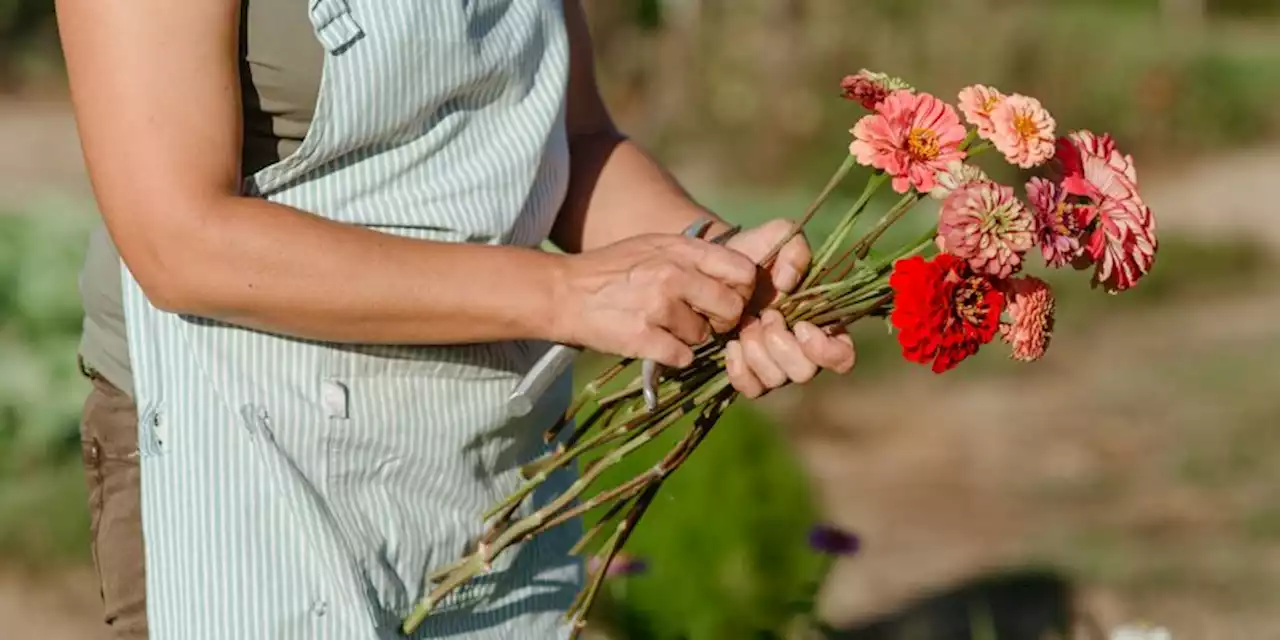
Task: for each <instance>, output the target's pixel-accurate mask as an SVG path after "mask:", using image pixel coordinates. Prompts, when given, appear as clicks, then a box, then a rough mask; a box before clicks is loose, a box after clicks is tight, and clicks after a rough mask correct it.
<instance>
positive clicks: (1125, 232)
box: [404, 70, 1157, 632]
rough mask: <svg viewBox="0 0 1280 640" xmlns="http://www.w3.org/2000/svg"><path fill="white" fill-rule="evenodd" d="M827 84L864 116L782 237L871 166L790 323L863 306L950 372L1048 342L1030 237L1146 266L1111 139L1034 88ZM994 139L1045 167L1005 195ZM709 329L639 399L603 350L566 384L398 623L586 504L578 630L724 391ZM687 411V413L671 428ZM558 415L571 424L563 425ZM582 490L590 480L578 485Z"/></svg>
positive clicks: (876, 77) (912, 351) (1104, 282)
mask: <svg viewBox="0 0 1280 640" xmlns="http://www.w3.org/2000/svg"><path fill="white" fill-rule="evenodd" d="M842 93H843V96H844V98H846V99H848V100H850V101H853V102H856V103H858V104H860V105H861V106H862V107H863V108H865V109H866V110H868V111H869V112H870V113H869V114H867V115H865V116H864V117H862V118H861V119H860V120H858V121H857V123H856V124H855V126H854V127H853V128H852V129H851V130H850V133H852V136H853V141H852V143H851V144H850V147H849V151H850V153H849V156H848V157H847V158H846V159H845V160H844V162H843V163H842V164H841V165H840V167H839V168H838V169H837V170H836V172H835V175H833V176H832V178H831V180H830V181H829V182H828V183H827V185H826V187H825V188H824V189H823V190H822V191H821V193H820V194H819V195H818V197H817V198H816V199H815V200H814V201H813V203H812V204H811V205H810V206H809V207H808V209H807V210H806V211H805V213H804V215H803V216H802V217H801V219H800V220H798V222H797V224H796V225H795V231H794V233H798V232H799V231H800V230H801V229H803V227H804V226H805V225H806V224H807V223H809V222H810V221H811V220H812V219H813V218H814V216H815V215H816V214H817V213H818V212H819V211H820V210H821V209H822V207H823V205H824V204H825V203H826V202H827V200H828V199H829V198H830V196H831V195H832V193H833V192H834V191H835V190H836V188H837V187H838V186H839V185H840V184H841V183H842V182H843V180H844V179H845V178H846V177H847V176H848V174H849V173H850V171H851V170H852V169H853V167H854V166H855V165H863V166H866V167H870V168H872V169H873V170H874V173H873V174H872V175H871V177H870V178H869V179H868V181H867V183H866V186H865V188H864V189H863V190H862V194H861V196H860V197H859V198H858V199H857V201H856V202H855V203H854V204H853V206H852V207H851V208H850V209H848V210H847V211H846V212H845V213H844V215H843V217H841V218H840V219H839V222H838V223H837V225H836V226H835V230H834V232H833V233H831V235H830V236H829V237H828V238H827V239H826V241H825V242H824V243H823V244H822V246H821V247H819V248H818V249H817V250H816V251H815V253H814V256H815V257H814V262H813V265H812V268H811V270H810V271H809V273H808V275H807V276H806V277H805V279H804V280H803V281H802V283H801V285H800V286H799V287H797V288H796V290H795V291H794V292H792V293H790V294H788V295H783V296H780V297H779V298H778V299H777V300H775V301H774V302H773V303H772V306H773V307H774V308H776V309H777V310H778V311H780V312H781V313H782V315H783V316H784V317H785V318H786V319H787V322H788V323H789V324H791V323H795V322H799V321H802V320H804V321H808V322H811V323H813V324H814V325H817V326H819V327H822V328H824V329H826V330H831V331H834V330H841V329H843V328H844V327H846V326H848V325H850V324H852V323H854V322H857V321H859V320H862V319H866V318H872V317H881V318H887V319H888V321H889V323H890V324H891V326H892V329H893V330H894V331H896V335H897V340H898V342H899V343H900V344H901V346H902V355H903V357H904V358H906V359H907V360H908V361H911V362H915V363H919V364H923V365H928V366H929V367H931V368H932V370H933V371H934V372H936V373H943V372H946V371H949V370H951V369H953V368H955V367H956V366H957V365H958V364H960V362H962V361H963V360H965V359H966V358H968V357H970V356H972V355H974V354H975V353H977V352H978V350H979V348H981V347H982V346H983V345H986V344H988V343H990V342H992V341H994V340H995V339H996V338H997V336H998V337H999V338H1000V339H1001V340H1002V341H1003V342H1004V343H1006V344H1007V345H1008V346H1009V348H1010V351H1011V357H1012V358H1014V359H1016V360H1020V361H1034V360H1037V359H1039V358H1040V357H1041V356H1043V355H1044V353H1045V349H1046V348H1047V347H1048V346H1049V342H1050V337H1051V335H1052V331H1053V324H1054V296H1053V292H1052V291H1051V290H1050V288H1049V286H1048V284H1046V283H1045V282H1044V281H1043V280H1041V279H1039V278H1036V277H1034V276H1030V275H1019V273H1020V272H1021V271H1022V268H1023V266H1024V264H1025V263H1026V261H1027V259H1028V256H1029V254H1031V253H1033V250H1034V251H1035V252H1038V253H1039V254H1040V256H1041V257H1042V258H1043V260H1044V263H1045V264H1046V265H1047V266H1048V267H1051V268H1063V267H1068V266H1070V267H1072V268H1075V269H1093V282H1094V285H1095V286H1101V287H1102V288H1104V289H1105V290H1106V291H1108V292H1111V293H1116V292H1121V291H1124V290H1126V289H1129V288H1130V287H1132V286H1134V285H1135V284H1136V283H1137V282H1138V281H1139V280H1140V279H1141V278H1142V277H1143V275H1145V274H1146V273H1147V272H1148V271H1149V270H1150V269H1151V267H1152V264H1153V262H1154V259H1155V253H1156V248H1157V242H1156V235H1155V218H1154V217H1153V216H1152V212H1151V209H1150V208H1148V207H1147V206H1146V204H1144V202H1143V199H1142V197H1141V194H1140V193H1139V190H1138V178H1137V174H1136V172H1135V170H1134V164H1133V158H1132V157H1131V156H1129V155H1125V154H1123V153H1121V152H1120V151H1119V150H1117V149H1116V145H1115V142H1114V141H1113V140H1112V138H1111V137H1110V136H1109V135H1105V134H1103V135H1097V134H1094V133H1091V132H1089V131H1070V132H1068V133H1066V134H1065V135H1059V134H1058V133H1057V132H1056V131H1055V128H1056V126H1057V124H1056V122H1055V120H1054V118H1053V117H1052V116H1051V115H1050V114H1049V112H1048V111H1047V110H1046V109H1045V108H1044V107H1043V106H1042V105H1041V103H1040V102H1039V101H1038V100H1036V99H1035V98H1032V97H1028V96H1024V95H1018V94H1011V95H1006V94H1004V93H1001V92H1000V91H998V90H997V89H995V88H992V87H988V86H984V85H973V86H969V87H966V88H965V89H963V90H962V91H961V92H960V94H959V100H958V109H957V108H956V106H952V105H950V104H948V103H946V102H944V101H942V100H940V99H938V98H937V97H935V96H932V95H930V94H928V93H924V92H921V91H917V90H915V89H913V88H912V87H911V86H909V85H908V84H907V83H905V82H903V81H902V80H900V79H898V78H893V77H889V76H887V75H884V74H880V73H872V72H869V71H866V70H863V71H861V72H859V73H857V74H855V75H851V76H848V77H846V78H844V80H843V82H842ZM962 117H963V120H962ZM966 122H967V123H968V126H966V124H965V123H966ZM993 150H994V151H995V152H996V154H999V155H1000V156H1002V157H1003V159H1004V160H1005V161H1006V162H1008V163H1009V164H1011V165H1014V166H1016V167H1019V168H1021V169H1034V168H1042V170H1040V171H1037V172H1036V173H1037V174H1041V175H1043V176H1045V177H1041V175H1037V177H1032V178H1031V179H1030V181H1029V182H1027V183H1026V185H1025V197H1024V198H1019V196H1018V194H1017V193H1016V192H1015V190H1014V188H1012V187H1009V186H1006V185H1002V184H998V183H996V182H995V181H993V180H991V179H989V178H988V177H987V175H986V174H985V173H984V172H983V170H982V169H980V168H979V167H978V166H977V165H975V164H973V163H972V160H973V159H974V158H976V157H978V156H980V155H982V154H984V153H990V152H991V151H993ZM992 155H995V154H992ZM885 183H888V184H889V186H890V188H892V190H893V191H894V192H896V193H898V194H900V198H899V199H898V201H897V203H896V204H894V205H893V206H891V207H890V208H888V209H887V210H886V211H885V212H884V213H883V215H882V216H881V217H880V218H879V220H878V222H876V223H875V224H874V225H872V226H870V227H869V228H868V229H867V230H866V231H865V232H864V233H862V234H860V235H859V236H858V237H857V238H856V239H853V240H850V235H851V234H852V233H853V231H854V229H855V226H856V225H857V223H858V222H859V220H861V219H862V217H863V215H864V213H865V212H866V209H867V208H868V206H869V204H870V203H871V201H872V198H873V196H874V195H875V194H876V193H877V191H878V190H880V189H881V188H883V186H884V185H885ZM926 198H931V199H934V200H936V201H937V202H938V204H939V207H938V209H939V213H938V216H937V219H936V221H934V222H933V223H932V224H929V225H927V226H928V230H927V232H925V233H924V234H923V235H922V236H921V237H919V238H918V239H917V240H915V241H912V242H909V243H907V244H905V245H903V246H901V247H897V248H895V249H890V250H887V251H881V252H880V253H878V254H877V256H878V257H875V258H870V256H871V255H872V249H873V248H874V247H875V245H876V244H877V242H878V241H879V240H880V239H881V238H882V236H883V235H884V233H885V231H886V230H888V229H889V228H890V227H891V226H893V225H894V224H897V223H898V222H899V221H901V220H902V219H903V218H904V217H905V216H907V215H908V214H909V213H910V212H911V211H912V210H913V209H915V206H916V205H917V204H918V203H920V201H921V200H924V199H926ZM784 243H785V240H784ZM782 244H783V243H780V244H779V247H778V248H779V249H780V247H781V246H782ZM776 253H777V249H775V251H774V252H773V253H772V254H770V256H769V257H767V258H766V260H765V261H764V262H766V263H768V262H769V261H771V260H772V259H773V258H774V256H776ZM725 340H726V336H717V337H713V338H712V339H711V340H709V341H708V342H707V343H705V344H703V345H701V346H700V347H698V348H697V349H696V352H695V353H696V358H695V360H694V362H693V364H692V365H690V366H688V367H686V368H685V369H683V370H680V371H676V372H672V373H671V374H670V375H668V376H666V377H665V378H664V379H663V380H662V382H661V386H660V387H659V389H658V402H657V404H656V406H648V405H647V404H646V402H645V398H644V397H643V393H642V391H643V389H642V387H643V385H642V377H641V376H640V375H638V372H637V371H636V368H634V367H633V364H635V363H633V362H632V361H631V360H630V359H620V360H618V361H616V362H615V363H613V364H612V365H611V366H609V367H607V368H606V369H605V370H604V372H603V373H602V374H600V375H599V376H598V377H597V378H596V379H595V380H592V381H590V382H588V383H587V384H586V385H585V386H584V387H582V389H581V391H580V392H579V393H578V395H577V397H576V399H575V400H574V402H573V403H572V406H571V407H570V408H569V410H568V411H567V412H566V414H565V416H564V417H563V419H562V420H561V421H560V422H559V423H558V424H557V425H555V426H553V427H552V428H551V429H550V430H549V431H548V432H547V434H546V437H547V441H548V442H552V441H554V440H556V439H557V438H559V440H560V442H559V444H558V445H557V446H556V447H555V449H554V450H553V451H552V452H550V453H549V454H547V455H546V456H544V457H543V458H541V459H539V460H536V461H534V462H533V463H531V464H529V465H527V466H525V467H524V468H523V469H522V477H523V478H524V482H523V484H522V486H520V487H519V488H518V489H517V490H516V491H515V492H514V493H512V494H511V495H510V496H509V497H508V498H507V499H506V500H504V501H503V502H502V503H501V504H497V505H495V506H494V507H493V509H492V510H491V511H490V512H489V513H487V514H484V520H485V523H486V529H485V534H484V535H483V537H482V539H481V541H480V543H479V544H478V545H476V547H475V549H474V551H472V552H471V553H469V554H468V555H465V556H464V557H462V558H461V559H459V560H458V561H457V562H455V563H453V564H451V565H449V566H447V567H444V568H442V569H440V570H439V571H437V572H436V573H435V574H434V575H432V576H431V577H430V579H431V583H432V585H433V587H432V589H431V590H430V591H429V593H428V594H427V595H426V596H425V598H424V600H423V601H422V602H421V603H420V604H419V606H418V608H417V609H416V610H415V611H414V613H413V614H412V615H411V616H410V618H409V619H408V620H406V621H405V624H404V628H405V631H406V632H410V631H412V630H413V629H414V628H416V627H417V626H418V625H419V624H420V623H421V622H422V620H424V619H425V618H426V616H428V615H430V613H431V612H432V610H433V609H434V608H435V607H436V606H437V605H439V604H440V603H441V602H442V601H443V599H444V598H445V597H446V596H448V595H449V594H450V593H452V592H453V591H454V590H456V589H458V588H459V587H461V586H463V585H464V584H466V583H467V582H469V581H470V580H471V579H473V578H475V577H476V576H478V575H480V574H482V573H484V572H485V571H486V570H487V569H488V567H489V564H490V562H491V561H492V560H493V558H495V557H496V556H497V555H498V554H500V553H502V552H503V550H504V549H506V548H508V547H509V546H510V545H512V544H514V543H516V542H519V541H521V540H525V539H528V538H531V537H533V536H536V535H538V534H539V533H540V532H542V531H545V530H547V529H549V528H551V527H554V526H556V525H558V524H561V523H563V522H565V521H566V520H568V519H571V518H574V517H577V516H579V515H582V514H584V513H587V512H589V511H596V510H599V511H601V512H602V515H601V517H600V518H599V519H598V521H597V523H596V524H595V525H594V526H592V527H591V528H590V529H589V530H587V531H586V532H585V534H584V535H583V537H582V539H581V541H580V542H579V543H578V545H577V547H576V548H575V551H576V552H581V551H584V550H588V549H595V548H598V549H599V554H600V555H599V558H600V559H601V560H602V561H601V562H597V563H596V565H597V568H596V569H595V570H594V571H592V576H591V578H590V580H589V582H588V586H587V587H586V588H585V589H584V590H583V591H582V592H581V594H580V595H579V597H578V599H577V601H576V602H575V603H574V605H573V607H572V608H571V609H570V611H569V615H570V616H572V617H573V619H574V621H575V624H576V625H577V628H578V629H581V628H582V626H583V625H584V624H585V620H586V616H587V613H588V612H589V611H590V609H591V605H592V602H593V600H594V599H595V596H596V594H597V593H598V591H599V589H600V587H601V584H602V582H603V581H604V579H605V577H606V575H607V569H608V567H609V566H610V564H611V563H612V562H613V560H614V558H615V557H616V556H617V554H618V553H619V551H620V550H621V549H622V547H623V545H625V544H626V541H627V538H628V536H629V535H630V534H631V532H632V531H634V530H635V527H636V526H637V524H638V523H639V522H640V519H641V517H642V516H643V515H644V513H645V509H646V508H647V507H648V506H649V504H650V503H651V502H652V501H653V499H654V497H655V496H656V495H657V494H658V492H659V490H660V489H661V487H662V484H663V481H664V480H665V479H666V478H667V477H669V476H670V475H671V474H672V473H673V472H675V471H676V470H677V469H678V468H679V467H680V465H681V464H683V463H684V462H685V461H686V460H688V458H689V456H690V455H691V454H692V453H693V452H694V451H695V450H696V449H697V447H698V445H699V443H701V442H702V441H703V439H705V438H706V437H707V434H708V433H710V431H711V430H712V429H713V428H714V427H715V425H716V421H717V420H718V419H719V417H720V415H721V414H722V413H723V412H724V410H725V408H726V407H728V406H729V404H730V403H732V402H733V401H734V400H735V398H736V394H735V392H734V389H733V388H732V387H731V386H730V384H729V382H728V379H727V376H726V374H725V360H724V345H725ZM629 370H630V371H632V373H635V374H637V375H636V377H635V379H634V380H633V381H632V382H631V383H630V384H625V385H622V386H621V387H620V388H619V389H617V390H615V391H611V392H609V393H606V392H605V387H606V385H609V384H611V383H613V382H614V381H615V380H620V376H622V375H623V374H624V373H626V372H627V371H629ZM687 416H692V420H691V421H689V422H688V423H687V426H682V427H679V428H677V427H676V425H677V424H685V423H683V422H682V421H681V419H682V418H685V417H687ZM570 425H572V426H570ZM566 429H569V431H570V433H568V434H562V433H561V432H562V431H565V430H566ZM676 429H682V431H679V432H678V433H677V435H678V436H679V439H678V441H677V442H676V444H675V445H674V446H672V447H671V448H670V449H669V450H668V451H667V452H666V453H665V455H664V456H663V457H662V458H661V460H660V462H658V463H657V464H656V465H654V466H652V467H651V468H649V469H648V470H647V471H645V472H643V473H641V474H639V475H637V476H635V477H633V478H631V479H630V480H627V481H625V482H621V483H618V484H617V485H616V486H609V487H595V485H596V484H598V482H597V481H598V480H600V479H601V476H602V474H603V473H604V472H605V471H606V470H608V469H610V468H611V467H613V466H615V465H617V464H618V463H619V462H620V461H621V460H623V459H624V458H626V457H627V456H629V455H632V454H633V453H634V452H636V451H637V450H639V449H641V448H642V447H645V446H646V445H647V444H649V443H651V442H652V441H654V440H655V439H656V438H657V437H658V436H659V435H662V434H664V432H667V431H669V430H676ZM561 436H565V437H561ZM583 461H589V462H588V463H586V464H585V465H584V467H583V469H582V472H581V474H580V476H579V478H578V479H577V480H576V482H575V483H574V484H573V485H572V486H571V487H570V488H569V489H568V490H566V491H564V492H562V493H561V494H560V495H558V496H557V497H556V498H555V499H554V500H552V501H550V502H549V503H548V504H546V505H545V506H543V507H541V508H539V509H538V510H536V511H534V512H532V513H531V514H530V515H527V516H524V517H516V513H517V511H518V509H519V507H520V505H521V504H522V503H523V502H524V501H525V500H527V499H529V497H530V496H531V495H532V493H533V491H534V490H535V489H536V488H538V487H539V486H540V485H541V484H542V483H543V482H545V481H546V480H547V478H548V474H549V473H550V472H551V471H552V470H555V469H559V468H563V467H567V466H569V465H575V464H578V463H580V462H583ZM592 488H595V491H594V493H592V494H591V495H590V497H588V498H586V499H583V496H584V495H585V494H586V492H587V491H588V489H592Z"/></svg>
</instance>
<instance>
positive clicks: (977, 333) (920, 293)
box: [889, 253, 1004, 373]
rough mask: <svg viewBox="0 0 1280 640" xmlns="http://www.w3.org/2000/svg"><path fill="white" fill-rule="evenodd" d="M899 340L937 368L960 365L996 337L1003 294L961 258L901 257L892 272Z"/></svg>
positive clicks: (907, 353)
mask: <svg viewBox="0 0 1280 640" xmlns="http://www.w3.org/2000/svg"><path fill="white" fill-rule="evenodd" d="M889 286H890V287H891V288H892V289H893V312H892V313H891V314H890V316H889V319H890V321H891V322H892V323H893V326H894V327H896V328H897V329H898V343H899V344H901V345H902V355H903V357H905V358H906V359H907V360H910V361H912V362H918V363H921V364H930V363H932V365H933V366H932V368H933V371H934V372H935V373H942V372H944V371H948V370H950V369H953V368H955V366H956V365H957V364H959V363H960V362H961V361H962V360H964V359H965V358H967V357H969V356H971V355H973V354H975V353H977V352H978V348H979V347H981V346H982V345H984V344H986V343H988V342H991V339H992V338H994V337H995V335H996V332H997V331H998V330H999V328H1000V313H1001V312H1002V311H1003V310H1004V294H1003V293H1001V292H1000V290H999V288H998V287H996V285H995V283H994V282H993V281H992V280H991V278H989V277H988V276H985V275H980V274H975V273H973V271H972V270H970V269H969V265H968V264H967V263H966V262H965V261H964V260H961V259H960V258H957V257H955V256H952V255H948V254H945V253H943V254H939V255H937V256H935V257H934V258H933V259H932V260H925V259H924V258H921V257H920V256H914V257H911V258H906V259H904V260H899V261H898V262H896V263H895V264H894V266H893V273H892V274H891V275H890V276H889Z"/></svg>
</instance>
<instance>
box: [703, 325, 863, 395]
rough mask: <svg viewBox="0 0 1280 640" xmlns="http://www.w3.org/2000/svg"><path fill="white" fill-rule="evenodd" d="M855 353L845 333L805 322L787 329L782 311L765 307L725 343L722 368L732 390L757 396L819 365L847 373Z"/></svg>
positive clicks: (807, 376)
mask: <svg viewBox="0 0 1280 640" xmlns="http://www.w3.org/2000/svg"><path fill="white" fill-rule="evenodd" d="M855 358H856V357H855V353H854V348H853V340H852V339H851V338H850V337H849V336H848V334H845V333H843V332H841V333H839V334H837V335H834V336H832V335H827V333H825V332H824V331H823V330H822V329H819V328H818V327H816V326H814V325H812V324H810V323H808V322H801V323H797V324H796V326H795V327H794V328H793V329H788V328H787V325H786V321H785V319H784V318H783V317H782V314H780V313H778V311H777V310H774V309H767V310H765V311H764V312H763V313H761V315H760V317H759V318H753V319H751V320H748V321H747V323H746V324H744V326H743V328H742V330H741V331H740V333H739V340H736V341H733V342H730V343H729V344H728V345H727V346H726V353H725V368H726V370H727V372H728V374H729V381H730V382H731V383H732V384H733V386H734V388H735V389H737V390H738V391H739V392H741V393H742V394H743V395H745V396H747V397H750V398H757V397H760V396H761V395H764V394H765V393H767V392H769V391H770V390H772V389H776V388H778V387H781V386H783V385H785V384H787V383H790V382H795V383H801V384H803V383H806V382H809V381H810V380H812V379H813V378H814V377H815V376H817V375H818V372H819V371H820V370H822V369H828V370H831V371H835V372H837V373H841V374H844V373H848V372H849V371H850V370H852V369H853V364H854V360H855Z"/></svg>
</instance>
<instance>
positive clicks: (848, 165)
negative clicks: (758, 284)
mask: <svg viewBox="0 0 1280 640" xmlns="http://www.w3.org/2000/svg"><path fill="white" fill-rule="evenodd" d="M856 163H857V161H856V160H855V158H854V157H853V156H852V155H849V156H845V159H844V162H842V163H840V168H838V169H836V172H835V174H833V175H832V176H831V179H830V180H828V181H827V186H825V187H823V189H822V192H821V193H819V194H818V197H817V198H815V199H814V200H813V202H811V203H809V207H808V208H807V209H805V212H804V215H803V216H801V217H800V220H799V222H797V223H796V225H795V226H794V227H793V228H792V229H791V233H788V234H787V235H786V236H784V237H783V238H782V240H781V241H779V242H778V243H777V244H776V245H774V247H773V249H772V250H770V251H769V253H768V255H766V256H765V257H764V259H763V260H761V261H760V264H761V265H762V266H765V267H767V266H769V265H770V264H771V263H772V262H773V261H774V259H775V258H777V257H778V252H779V251H782V247H784V246H786V244H787V243H788V242H791V239H792V238H794V237H796V235H797V234H799V233H800V232H801V231H802V230H804V227H805V225H807V224H809V222H810V221H812V220H813V216H814V214H816V213H817V212H818V209H821V208H822V205H823V204H826V202H827V199H829V198H830V197H831V194H832V193H834V192H835V190H836V187H838V186H840V183H841V182H843V181H844V179H845V176H848V175H849V171H851V170H852V169H853V166H854V165H855V164H856Z"/></svg>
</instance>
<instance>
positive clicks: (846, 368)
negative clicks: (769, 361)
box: [793, 322, 857, 374]
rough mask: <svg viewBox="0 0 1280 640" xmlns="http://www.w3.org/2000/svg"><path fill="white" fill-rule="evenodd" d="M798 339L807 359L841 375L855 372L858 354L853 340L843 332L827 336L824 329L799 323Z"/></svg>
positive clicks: (795, 329)
mask: <svg viewBox="0 0 1280 640" xmlns="http://www.w3.org/2000/svg"><path fill="white" fill-rule="evenodd" d="M793 330H794V331H795V335H796V338H797V339H798V340H799V342H800V347H801V348H802V349H803V350H804V354H805V357H807V358H808V359H809V360H811V361H813V362H814V363H815V364H817V365H818V366H819V367H822V368H823V369H828V370H831V371H834V372H836V373H839V374H846V373H849V372H850V371H852V370H853V365H854V363H855V362H856V361H857V352H856V350H855V349H854V347H853V339H852V338H850V337H849V334H847V333H845V332H843V331H841V332H839V333H837V334H836V335H834V336H832V335H827V333H826V332H824V331H823V330H822V329H819V328H818V327H816V326H814V325H812V324H810V323H808V322H798V323H796V326H795V328H794V329H793Z"/></svg>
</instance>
